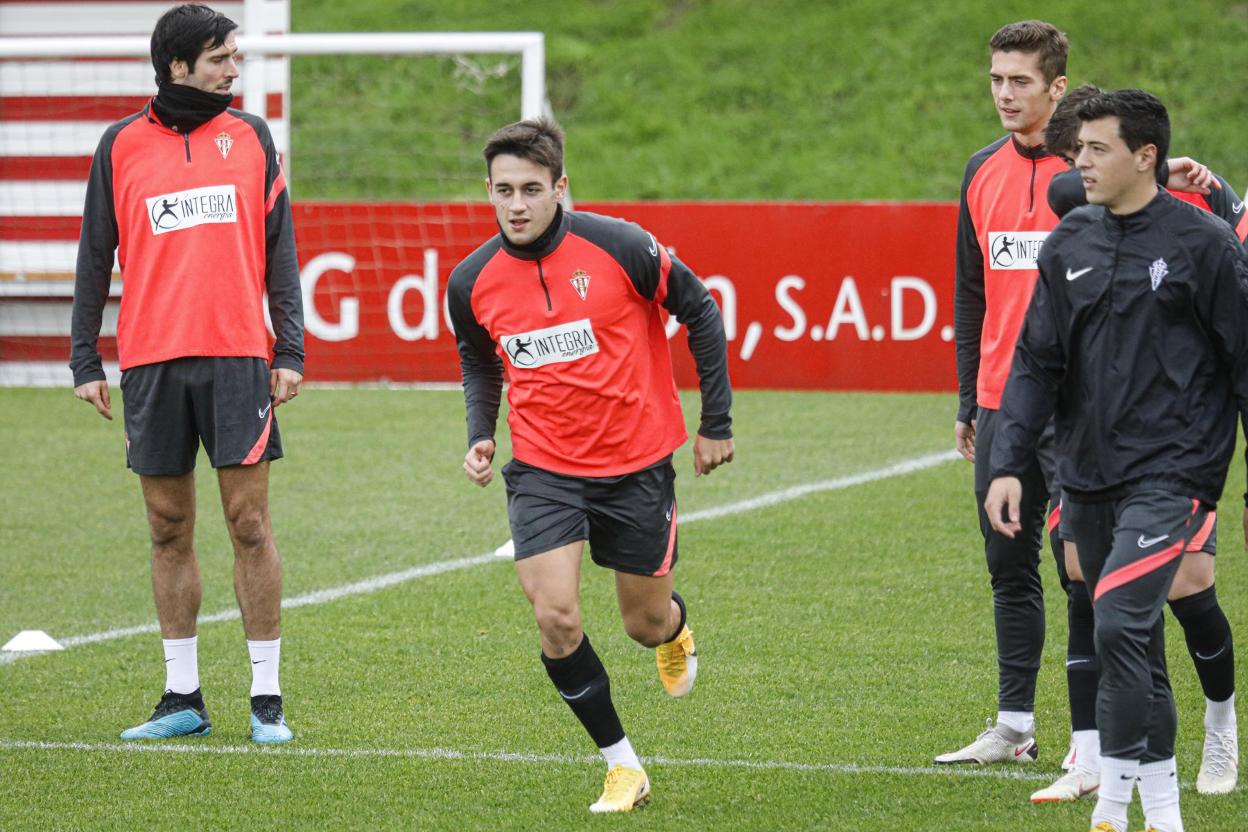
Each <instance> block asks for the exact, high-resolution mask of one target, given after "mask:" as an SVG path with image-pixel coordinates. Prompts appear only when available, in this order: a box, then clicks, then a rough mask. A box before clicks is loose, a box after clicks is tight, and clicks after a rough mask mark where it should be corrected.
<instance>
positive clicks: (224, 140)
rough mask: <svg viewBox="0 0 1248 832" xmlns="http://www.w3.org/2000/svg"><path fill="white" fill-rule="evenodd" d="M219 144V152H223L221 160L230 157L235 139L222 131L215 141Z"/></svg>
mask: <svg viewBox="0 0 1248 832" xmlns="http://www.w3.org/2000/svg"><path fill="white" fill-rule="evenodd" d="M213 141H214V142H216V144H217V150H220V151H221V158H222V159H225V158H226V157H228V156H229V155H230V148H231V147H233V146H234V137H233V136H231V135H230V134H229V133H227V132H225V131H224V130H222V131H221V132H220V133H218V134H217V135H216V138H214V139H213Z"/></svg>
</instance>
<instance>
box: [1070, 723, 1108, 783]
mask: <svg viewBox="0 0 1248 832" xmlns="http://www.w3.org/2000/svg"><path fill="white" fill-rule="evenodd" d="M1070 737H1071V740H1073V741H1074V743H1075V768H1077V769H1078V770H1079V771H1084V772H1094V771H1100V770H1101V732H1100V731H1097V730H1096V729H1095V728H1093V729H1092V730H1091V731H1072V732H1071V735H1070Z"/></svg>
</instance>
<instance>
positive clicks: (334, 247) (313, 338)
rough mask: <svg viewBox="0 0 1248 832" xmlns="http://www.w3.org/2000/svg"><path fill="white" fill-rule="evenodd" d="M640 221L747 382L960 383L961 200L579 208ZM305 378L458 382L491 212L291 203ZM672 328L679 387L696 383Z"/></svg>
mask: <svg viewBox="0 0 1248 832" xmlns="http://www.w3.org/2000/svg"><path fill="white" fill-rule="evenodd" d="M577 208H578V210H586V211H596V212H599V213H603V214H610V215H613V216H618V217H623V218H626V219H629V220H633V221H634V222H637V223H639V224H641V225H642V226H644V227H645V228H646V229H647V230H649V231H651V232H652V233H653V234H654V235H655V236H656V237H657V238H658V239H659V240H660V242H662V243H663V244H664V245H666V246H668V247H669V248H670V249H671V250H672V251H674V252H675V253H676V254H677V256H679V257H680V258H681V259H682V260H684V261H685V262H686V263H687V264H688V265H689V266H690V267H691V268H692V269H693V270H694V271H695V272H696V273H697V274H698V275H699V276H700V277H702V278H703V279H704V280H705V281H706V283H707V285H708V287H709V288H710V289H711V291H712V293H713V294H714V296H715V298H716V300H717V301H718V302H719V304H720V308H721V309H722V310H723V313H724V322H725V329H726V332H727V335H728V342H729V343H728V351H729V361H730V372H731V376H732V380H733V384H734V386H736V387H738V388H790V389H800V388H810V389H825V390H941V391H943V390H953V389H955V388H956V381H955V374H954V359H953V343H952V328H953V250H954V229H955V225H956V219H957V209H956V206H955V205H952V204H946V203H940V204H922V203H844V204H839V203H838V204H805V203H794V204H783V203H782V204H777V203H592V204H591V203H580V204H578V205H577ZM295 229H296V235H297V238H298V241H299V259H300V266H301V269H302V279H303V286H304V298H305V307H306V318H307V324H308V335H307V350H308V361H307V375H308V377H309V379H312V380H320V381H328V380H336V381H374V380H390V381H457V380H458V378H459V365H458V357H457V355H456V352H455V341H454V337H453V335H452V334H451V331H450V326H449V323H448V320H447V318H446V312H445V295H446V281H447V278H448V277H449V275H450V272H451V269H452V268H454V266H455V264H456V263H458V262H459V261H460V260H461V259H462V258H463V257H465V256H466V255H467V254H469V253H470V252H471V251H472V250H473V249H474V248H475V247H476V246H477V245H478V244H479V243H481V242H483V241H484V240H485V239H486V238H487V237H489V236H490V235H491V234H494V233H497V226H496V225H495V224H494V219H493V214H492V212H491V210H490V208H489V206H487V205H484V204H474V205H469V204H447V205H411V204H365V203H361V204H345V203H299V204H296V205H295ZM676 331H677V330H676V326H675V324H674V322H672V325H671V326H670V327H669V333H670V334H673V335H674V336H675V337H673V339H672V355H673V357H674V358H675V362H676V367H677V374H678V381H679V382H680V384H681V386H682V387H694V386H696V376H695V375H694V373H693V367H692V361H691V359H690V358H689V352H688V349H687V348H686V347H685V344H684V339H683V337H681V336H679V335H676Z"/></svg>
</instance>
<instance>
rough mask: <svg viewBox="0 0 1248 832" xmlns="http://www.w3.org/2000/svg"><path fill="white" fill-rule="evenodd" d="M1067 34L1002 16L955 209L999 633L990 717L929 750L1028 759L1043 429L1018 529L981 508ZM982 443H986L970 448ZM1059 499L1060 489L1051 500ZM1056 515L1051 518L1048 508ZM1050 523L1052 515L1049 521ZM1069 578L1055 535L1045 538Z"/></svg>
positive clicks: (1039, 226)
mask: <svg viewBox="0 0 1248 832" xmlns="http://www.w3.org/2000/svg"><path fill="white" fill-rule="evenodd" d="M1067 48H1068V45H1067V41H1066V36H1065V35H1063V34H1062V33H1061V32H1059V31H1058V30H1057V29H1056V28H1054V27H1053V26H1052V25H1050V24H1048V23H1044V22H1042V21H1038V20H1027V21H1022V22H1019V23H1011V24H1009V25H1006V26H1003V27H1002V28H1001V29H1000V30H998V31H997V32H996V34H994V35H993V36H992V39H991V40H990V41H989V49H990V50H991V65H990V69H989V76H990V78H991V81H992V96H993V101H994V103H995V104H996V107H997V113H998V115H999V116H1000V118H1001V125H1002V127H1004V128H1005V129H1006V130H1008V131H1009V135H1007V136H1005V137H1003V138H1001V139H998V140H997V141H995V142H993V143H992V144H990V145H988V146H987V147H985V148H984V149H982V150H980V151H978V152H977V153H975V154H974V155H973V156H971V158H970V161H969V162H968V163H967V166H966V175H965V177H964V179H963V184H962V196H961V204H960V207H959V211H958V231H957V261H956V276H955V284H954V285H955V290H954V331H955V340H956V346H957V366H958V390H959V406H958V416H957V422H956V426H955V434H956V443H957V448H958V451H959V452H960V453H961V454H962V456H964V457H965V458H966V459H967V460H969V461H970V462H972V463H974V465H975V494H976V506H977V510H978V511H979V527H980V531H981V533H982V534H983V536H984V551H985V555H986V557H987V562H988V573H989V575H990V576H991V581H992V596H993V620H994V624H995V628H996V636H997V666H998V692H997V720H996V724H995V725H992V724H991V721H990V724H989V727H988V730H986V731H984V732H983V733H982V734H980V735H979V737H977V738H976V739H975V741H974V742H972V743H970V744H969V745H967V746H966V747H965V748H961V749H959V750H957V751H953V752H950V753H948V754H941V755H940V756H938V757H936V759H935V762H937V763H942V764H949V763H967V764H983V763H999V762H1019V763H1029V762H1032V761H1034V760H1035V759H1036V755H1037V749H1036V742H1035V717H1034V712H1035V691H1036V675H1037V673H1038V672H1039V669H1040V657H1041V653H1042V651H1043V649H1044V593H1043V589H1042V587H1041V582H1040V571H1039V566H1040V549H1041V547H1042V545H1043V537H1044V533H1045V526H1046V511H1045V508H1046V504H1048V503H1049V495H1050V494H1051V493H1052V494H1054V497H1055V498H1056V490H1057V486H1056V484H1055V482H1054V481H1053V460H1052V453H1051V445H1052V437H1051V432H1050V434H1049V435H1048V436H1047V437H1046V440H1045V442H1044V443H1043V448H1042V451H1041V453H1039V454H1038V455H1037V457H1036V458H1034V459H1033V460H1032V464H1031V466H1030V467H1029V468H1028V469H1027V471H1025V472H1023V476H1024V478H1025V481H1026V482H1027V484H1028V488H1027V489H1026V490H1025V493H1026V500H1027V502H1026V503H1025V504H1024V505H1023V507H1022V509H1021V511H1022V514H1021V516H1022V521H1021V522H1022V523H1023V531H1022V533H1021V534H1019V535H1016V536H1015V537H1012V538H1010V537H1005V536H1003V535H1000V534H997V533H996V532H994V531H993V530H992V528H991V526H990V525H989V521H988V518H987V517H986V516H985V515H984V514H983V509H982V505H983V498H984V495H985V494H986V492H987V489H988V453H987V449H989V448H991V446H992V437H993V433H994V431H995V428H996V422H997V408H998V407H999V406H1000V402H1001V391H1002V389H1003V388H1004V386H1005V379H1006V376H1007V374H1008V373H1009V370H1010V361H1011V358H1012V356H1013V353H1014V342H1015V339H1016V338H1017V336H1018V330H1019V327H1020V326H1021V325H1022V319H1023V313H1024V312H1025V310H1026V309H1027V302H1028V301H1029V300H1030V298H1031V291H1032V286H1033V285H1034V283H1035V278H1036V253H1037V251H1038V250H1039V248H1040V243H1041V242H1042V241H1043V240H1044V238H1045V237H1046V236H1047V234H1048V232H1049V231H1050V230H1051V229H1052V228H1053V226H1055V225H1056V224H1057V217H1056V216H1054V214H1053V212H1052V211H1050V210H1049V207H1048V204H1047V202H1046V201H1045V194H1046V192H1047V190H1048V184H1049V180H1050V179H1051V178H1052V177H1053V176H1054V175H1056V174H1058V173H1060V172H1061V171H1063V170H1065V169H1066V165H1065V163H1064V162H1063V161H1062V160H1061V159H1059V158H1058V157H1056V156H1053V155H1052V154H1050V153H1049V152H1048V151H1047V150H1046V149H1045V147H1044V145H1043V139H1044V128H1045V125H1046V124H1048V121H1049V117H1050V116H1051V115H1052V113H1053V108H1054V107H1055V106H1056V104H1057V102H1058V100H1059V99H1060V98H1061V96H1062V94H1063V92H1064V91H1065V89H1066V74H1065V73H1066V53H1067ZM979 449H982V450H983V452H982V453H977V450H979ZM1053 507H1054V508H1056V499H1054V501H1053ZM1054 519H1056V518H1054ZM1049 530H1050V531H1053V527H1050V529H1049ZM1053 551H1054V554H1055V556H1056V557H1057V562H1058V574H1059V576H1061V578H1062V582H1063V586H1064V585H1065V576H1064V571H1063V569H1062V558H1061V556H1060V554H1059V553H1060V551H1061V547H1060V543H1058V542H1057V541H1056V540H1054V541H1053Z"/></svg>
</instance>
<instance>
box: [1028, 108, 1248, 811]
mask: <svg viewBox="0 0 1248 832" xmlns="http://www.w3.org/2000/svg"><path fill="white" fill-rule="evenodd" d="M1101 92H1102V91H1101V89H1100V88H1098V87H1096V86H1093V85H1092V84H1084V85H1082V86H1079V87H1076V88H1075V89H1073V90H1071V91H1070V92H1069V93H1068V94H1067V95H1066V97H1065V98H1064V99H1063V100H1062V101H1061V103H1059V104H1058V105H1057V110H1056V111H1055V112H1054V114H1053V118H1052V119H1050V120H1049V126H1048V127H1047V128H1046V129H1045V144H1046V145H1047V146H1048V147H1049V149H1050V150H1052V151H1053V152H1054V153H1056V154H1057V155H1059V156H1061V157H1063V158H1064V159H1066V160H1067V161H1068V162H1069V163H1070V164H1071V165H1072V167H1071V169H1070V170H1068V171H1065V172H1063V173H1059V174H1058V175H1057V176H1055V177H1053V181H1052V182H1050V183H1049V205H1050V207H1052V208H1053V210H1054V212H1055V213H1057V215H1058V216H1059V217H1062V216H1065V215H1066V214H1067V213H1068V212H1069V211H1071V210H1073V209H1074V208H1077V207H1079V206H1081V205H1086V204H1087V197H1086V194H1085V193H1084V188H1083V178H1082V173H1081V172H1080V171H1079V170H1078V169H1077V168H1075V167H1073V164H1074V158H1075V155H1076V154H1077V153H1078V139H1079V129H1080V127H1081V126H1082V124H1083V122H1082V121H1080V119H1079V115H1078V111H1079V107H1080V106H1081V105H1082V104H1083V103H1084V102H1086V101H1088V100H1090V99H1092V98H1093V97H1095V96H1097V95H1100V94H1101ZM1159 170H1163V171H1164V176H1165V181H1163V180H1162V176H1161V175H1159V176H1158V184H1159V185H1160V186H1162V187H1165V188H1167V189H1168V190H1169V191H1170V193H1171V194H1172V195H1173V196H1174V197H1176V198H1178V199H1181V200H1184V201H1185V202H1191V203H1192V204H1194V205H1196V206H1197V207H1200V208H1203V209H1205V210H1207V211H1209V212H1210V213H1212V214H1214V215H1215V216H1217V217H1220V218H1221V219H1223V220H1225V221H1226V222H1227V223H1229V224H1231V225H1232V226H1234V224H1235V223H1236V221H1237V219H1238V216H1237V210H1236V209H1237V208H1238V211H1239V212H1240V213H1242V211H1243V202H1242V200H1241V199H1240V198H1239V196H1238V195H1237V194H1236V193H1235V192H1234V190H1232V188H1231V186H1230V185H1229V184H1228V183H1227V182H1226V180H1225V179H1223V178H1222V177H1220V176H1217V175H1216V174H1214V173H1213V172H1211V171H1209V170H1208V168H1206V167H1205V166H1204V165H1202V164H1200V163H1198V162H1195V161H1193V160H1191V159H1188V158H1179V159H1169V160H1167V165H1166V166H1165V167H1164V168H1161V169H1159ZM1239 224H1240V226H1241V227H1240V228H1239V229H1237V232H1236V233H1237V236H1239V237H1240V239H1241V240H1242V239H1243V237H1244V234H1245V233H1248V222H1241V223H1239ZM1216 530H1217V527H1216V522H1215V526H1214V533H1211V534H1210V535H1209V537H1208V539H1207V540H1205V541H1204V543H1203V544H1202V545H1201V546H1200V547H1199V548H1197V549H1194V550H1192V551H1189V552H1187V553H1185V555H1184V556H1183V558H1182V559H1181V561H1180V565H1179V569H1178V572H1177V573H1176V574H1175V577H1174V583H1173V585H1172V586H1171V588H1170V595H1169V603H1170V610H1171V612H1173V613H1174V616H1175V618H1176V619H1178V621H1179V623H1180V624H1181V625H1182V626H1183V635H1184V638H1185V641H1186V642H1187V650H1188V653H1189V654H1190V655H1191V657H1192V662H1193V664H1194V665H1195V667H1196V673H1197V676H1198V677H1199V678H1200V685H1201V688H1202V689H1203V691H1204V694H1205V718H1204V722H1205V741H1204V747H1203V750H1202V753H1201V765H1200V772H1199V773H1198V775H1197V777H1196V790H1197V791H1199V792H1200V793H1202V794H1226V793H1228V792H1230V791H1232V790H1233V789H1234V788H1235V784H1236V782H1237V781H1238V777H1239V731H1238V724H1237V720H1236V717H1235V653H1234V647H1233V641H1232V636H1231V625H1230V621H1229V620H1228V619H1227V617H1226V613H1225V612H1223V610H1222V607H1221V605H1220V604H1219V603H1218V596H1217V590H1216V588H1215V586H1214V555H1215V554H1216V553H1217V535H1216ZM1061 535H1062V538H1063V542H1064V543H1065V544H1066V569H1067V572H1068V573H1069V575H1070V579H1071V586H1072V589H1073V590H1075V591H1072V592H1071V604H1072V611H1071V615H1070V634H1069V650H1068V653H1067V657H1066V661H1067V666H1068V668H1071V667H1074V668H1088V669H1095V667H1096V653H1095V649H1094V647H1093V641H1092V638H1093V636H1092V633H1093V623H1092V602H1091V599H1090V598H1089V597H1088V595H1087V590H1086V588H1085V586H1084V584H1083V571H1082V570H1081V569H1080V568H1079V562H1078V553H1077V551H1076V547H1075V545H1074V544H1073V543H1071V542H1070V541H1069V540H1068V537H1069V530H1068V529H1067V528H1065V527H1063V528H1062V529H1061ZM1076 602H1078V603H1076ZM1075 606H1078V607H1079V609H1077V610H1076V609H1074V607H1075ZM1068 676H1069V678H1071V679H1076V678H1085V677H1084V676H1082V675H1081V674H1078V673H1077V672H1076V671H1075V670H1068ZM1082 687H1083V688H1086V687H1087V686H1086V685H1083V686H1082ZM1070 699H1071V725H1072V730H1073V731H1074V732H1075V734H1076V736H1077V737H1080V736H1082V735H1081V734H1080V732H1088V733H1092V734H1095V730H1096V700H1095V683H1094V681H1093V684H1092V691H1091V693H1089V692H1088V691H1086V690H1082V689H1079V690H1077V689H1076V688H1075V687H1074V686H1073V685H1072V690H1071V697H1070ZM1084 742H1086V739H1085V740H1084ZM1073 763H1074V766H1073V768H1074V769H1075V771H1073V772H1072V773H1071V774H1068V775H1063V777H1062V778H1059V780H1058V781H1057V783H1055V784H1054V785H1053V786H1050V787H1049V788H1047V789H1042V790H1040V791H1038V792H1036V794H1034V795H1032V800H1033V801H1036V802H1043V801H1046V800H1073V799H1076V798H1077V797H1079V796H1080V794H1081V793H1084V792H1085V788H1084V785H1083V781H1084V780H1085V779H1086V777H1085V775H1084V772H1086V771H1088V770H1091V769H1097V768H1099V762H1098V755H1095V754H1087V755H1085V757H1084V758H1083V759H1079V757H1078V756H1076V758H1075V760H1074V761H1073Z"/></svg>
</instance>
